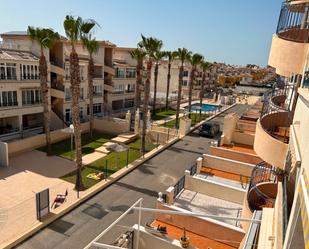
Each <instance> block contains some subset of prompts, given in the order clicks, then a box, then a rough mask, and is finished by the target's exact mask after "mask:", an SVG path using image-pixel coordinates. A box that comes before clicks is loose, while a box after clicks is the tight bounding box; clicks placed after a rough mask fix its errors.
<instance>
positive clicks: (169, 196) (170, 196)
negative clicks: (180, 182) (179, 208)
mask: <svg viewBox="0 0 309 249" xmlns="http://www.w3.org/2000/svg"><path fill="white" fill-rule="evenodd" d="M174 191H175V188H174V187H173V186H170V187H169V188H168V189H167V190H166V204H167V205H173V203H174Z"/></svg>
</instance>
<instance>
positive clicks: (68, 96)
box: [64, 88, 72, 101]
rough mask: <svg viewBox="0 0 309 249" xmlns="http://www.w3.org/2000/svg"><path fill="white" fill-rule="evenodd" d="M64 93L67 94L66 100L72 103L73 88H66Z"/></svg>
mask: <svg viewBox="0 0 309 249" xmlns="http://www.w3.org/2000/svg"><path fill="white" fill-rule="evenodd" d="M64 92H65V100H66V101H70V100H71V98H72V92H71V88H66V89H65V91H64Z"/></svg>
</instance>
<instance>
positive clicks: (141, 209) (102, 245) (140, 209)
mask: <svg viewBox="0 0 309 249" xmlns="http://www.w3.org/2000/svg"><path fill="white" fill-rule="evenodd" d="M142 203H143V198H140V199H139V200H137V201H136V202H135V203H134V204H133V205H132V206H131V207H130V208H128V209H127V210H126V211H125V212H124V213H123V214H122V215H120V216H119V217H118V218H117V219H116V220H115V221H114V222H113V223H112V224H110V225H109V226H108V227H107V228H106V229H105V230H104V231H103V232H101V233H100V234H99V235H98V236H97V237H95V238H94V239H93V240H92V241H91V242H89V244H88V245H86V246H85V247H84V249H89V248H91V247H92V246H95V247H97V248H105V249H123V248H122V247H118V246H112V245H108V244H105V243H101V242H98V240H99V239H100V238H102V237H103V236H104V235H105V234H106V233H107V232H109V231H110V230H111V229H112V228H113V227H114V226H116V225H117V223H118V222H120V221H121V220H122V219H123V218H125V216H126V215H127V214H129V213H130V212H131V211H137V212H138V223H137V234H136V237H137V239H136V241H137V242H136V246H135V248H134V249H138V247H139V236H140V234H139V233H140V227H141V218H142V212H150V213H160V214H169V215H181V216H192V217H206V218H213V219H219V220H220V219H224V220H234V221H242V222H250V223H251V224H252V223H253V224H260V223H261V219H256V218H255V217H254V218H252V219H247V218H240V217H231V216H218V215H211V214H201V213H194V212H190V211H186V210H183V211H174V210H164V209H154V208H145V207H142Z"/></svg>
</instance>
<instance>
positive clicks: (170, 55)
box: [164, 51, 176, 111]
mask: <svg viewBox="0 0 309 249" xmlns="http://www.w3.org/2000/svg"><path fill="white" fill-rule="evenodd" d="M164 54H165V57H167V60H168V69H167V82H166V98H165V111H167V109H168V95H169V92H170V82H171V66H172V61H173V59H174V58H175V56H176V54H175V52H171V51H165V52H164Z"/></svg>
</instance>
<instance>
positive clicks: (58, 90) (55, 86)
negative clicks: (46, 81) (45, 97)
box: [50, 80, 64, 99]
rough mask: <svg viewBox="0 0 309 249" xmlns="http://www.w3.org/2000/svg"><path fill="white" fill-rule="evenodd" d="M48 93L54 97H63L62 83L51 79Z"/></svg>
mask: <svg viewBox="0 0 309 249" xmlns="http://www.w3.org/2000/svg"><path fill="white" fill-rule="evenodd" d="M50 95H51V96H52V97H55V98H59V99H64V85H63V84H62V83H60V82H58V81H57V80H52V81H51V89H50Z"/></svg>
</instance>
